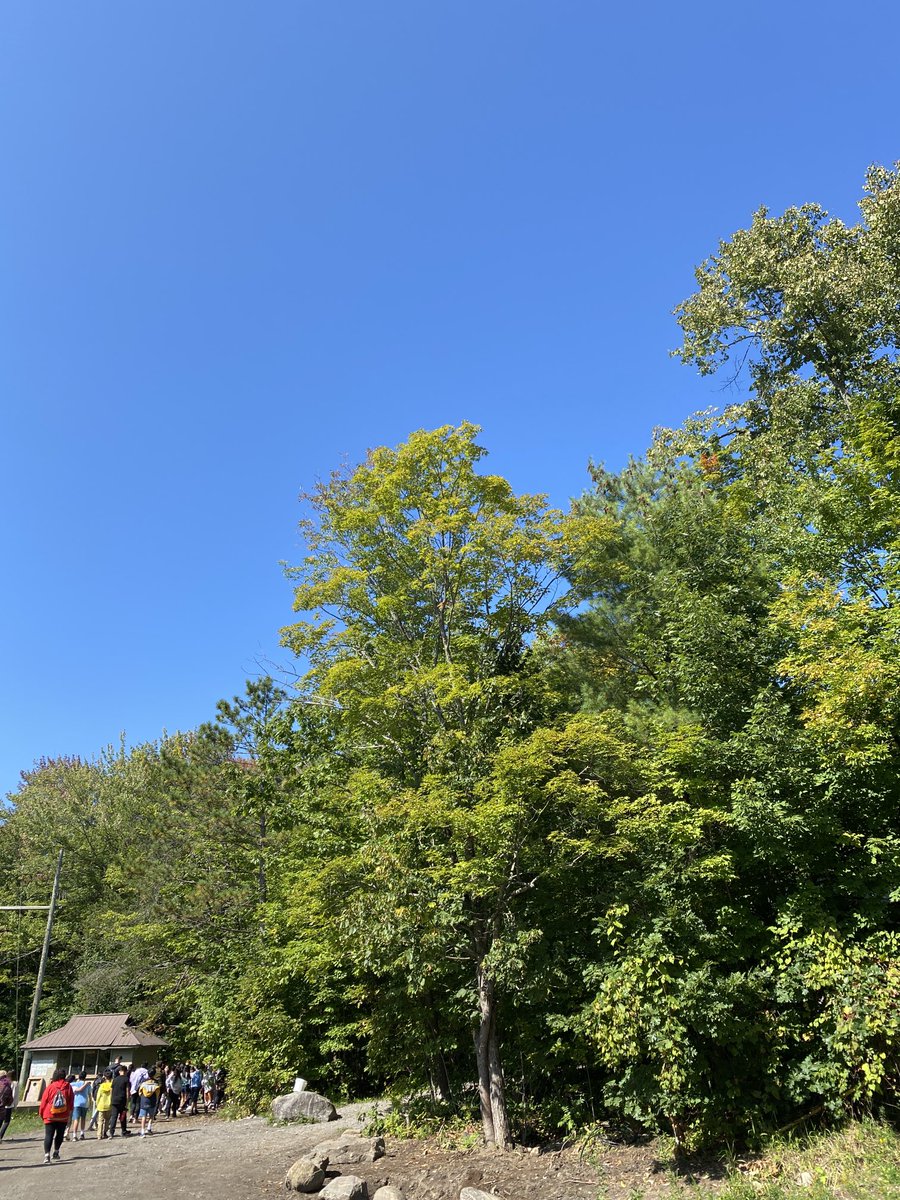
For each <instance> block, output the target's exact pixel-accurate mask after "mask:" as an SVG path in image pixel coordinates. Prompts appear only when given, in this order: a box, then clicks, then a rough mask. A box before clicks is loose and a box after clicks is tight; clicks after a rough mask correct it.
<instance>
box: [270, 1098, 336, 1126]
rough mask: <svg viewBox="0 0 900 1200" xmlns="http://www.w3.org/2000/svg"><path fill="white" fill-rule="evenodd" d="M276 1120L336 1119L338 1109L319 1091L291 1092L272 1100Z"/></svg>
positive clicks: (273, 1114)
mask: <svg viewBox="0 0 900 1200" xmlns="http://www.w3.org/2000/svg"><path fill="white" fill-rule="evenodd" d="M272 1116H273V1117H274V1118H275V1120H276V1121H336V1120H337V1109H336V1108H335V1107H334V1105H333V1104H332V1103H331V1101H330V1100H328V1099H327V1098H326V1097H325V1096H320V1095H319V1094H318V1092H290V1093H288V1095H287V1096H276V1098H275V1099H274V1100H273V1101H272Z"/></svg>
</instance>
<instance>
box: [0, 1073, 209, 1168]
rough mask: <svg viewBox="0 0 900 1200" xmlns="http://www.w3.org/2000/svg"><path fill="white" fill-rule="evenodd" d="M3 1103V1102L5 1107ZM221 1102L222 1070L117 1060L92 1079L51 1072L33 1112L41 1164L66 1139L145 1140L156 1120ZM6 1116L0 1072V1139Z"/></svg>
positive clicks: (193, 1113)
mask: <svg viewBox="0 0 900 1200" xmlns="http://www.w3.org/2000/svg"><path fill="white" fill-rule="evenodd" d="M4 1085H5V1086H4ZM6 1092H8V1093H9V1094H8V1096H7V1095H6ZM4 1100H8V1104H7V1105H6V1106H4ZM224 1100H225V1072H224V1071H223V1070H222V1069H220V1068H219V1069H217V1068H215V1067H201V1066H198V1065H196V1064H192V1063H164V1062H160V1063H156V1064H155V1065H149V1064H147V1063H142V1064H141V1065H140V1066H135V1065H134V1064H131V1065H130V1066H129V1065H128V1064H126V1063H124V1062H123V1061H122V1059H121V1056H120V1057H118V1058H116V1060H115V1062H112V1063H110V1064H109V1066H108V1067H107V1068H106V1070H105V1071H102V1072H101V1073H100V1074H99V1075H97V1076H96V1078H94V1079H93V1080H89V1079H88V1077H87V1073H86V1072H85V1071H78V1072H75V1073H72V1074H69V1075H67V1074H66V1072H65V1071H61V1070H60V1071H56V1072H55V1073H54V1075H53V1078H52V1080H51V1081H50V1083H49V1084H48V1085H47V1087H46V1089H45V1090H44V1093H43V1095H42V1096H41V1102H40V1108H39V1111H40V1115H41V1119H42V1120H43V1122H44V1162H45V1163H49V1162H51V1161H53V1160H54V1159H58V1158H59V1157H60V1147H61V1146H62V1144H63V1142H64V1141H65V1140H66V1139H67V1138H68V1139H69V1140H70V1141H73V1142H75V1141H84V1139H85V1138H86V1137H87V1135H88V1134H89V1133H94V1131H95V1130H96V1136H97V1137H98V1138H113V1137H116V1136H121V1137H130V1136H131V1134H132V1133H134V1132H137V1129H136V1128H135V1127H139V1132H140V1136H141V1137H147V1136H149V1135H150V1134H152V1133H153V1122H154V1121H156V1120H158V1119H159V1118H160V1117H162V1118H164V1119H165V1120H167V1121H168V1120H172V1119H173V1118H175V1117H179V1116H196V1115H198V1114H199V1112H200V1109H201V1106H202V1108H203V1111H204V1112H207V1113H210V1112H215V1111H216V1109H217V1108H219V1107H220V1106H221V1104H222V1103H223V1102H224ZM4 1113H5V1114H6V1115H5V1116H4ZM11 1115H12V1088H11V1084H10V1080H9V1077H8V1076H7V1074H6V1072H5V1071H0V1141H2V1140H3V1135H4V1134H5V1133H6V1129H7V1128H8V1126H9V1118H10V1116H11ZM89 1116H90V1120H89V1119H88V1118H89Z"/></svg>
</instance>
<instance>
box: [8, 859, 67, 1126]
mask: <svg viewBox="0 0 900 1200" xmlns="http://www.w3.org/2000/svg"><path fill="white" fill-rule="evenodd" d="M62 862H63V852H62V850H60V852H59V858H57V860H56V875H55V876H54V877H53V894H52V895H51V897H50V911H49V912H48V913H47V928H46V929H45V930H44V945H43V948H42V950H41V963H40V966H39V967H38V977H37V983H36V984H35V986H34V1000H33V1001H32V1002H31V1016H30V1017H29V1018H28V1032H27V1033H26V1035H25V1041H26V1042H30V1041H31V1039H32V1038H33V1037H34V1031H35V1028H36V1027H37V1018H38V1009H39V1008H40V1006H41V992H42V991H43V990H44V973H45V971H46V970H47V958H48V957H49V954H50V935H51V934H52V933H53V917H54V915H55V913H56V899H57V897H58V896H59V877H60V874H61V873H62ZM30 1066H31V1051H30V1050H24V1051H23V1052H22V1069H21V1070H20V1071H19V1084H18V1087H17V1089H16V1104H19V1102H20V1101H21V1099H22V1097H23V1096H24V1095H25V1085H26V1083H27V1082H28V1070H29V1068H30Z"/></svg>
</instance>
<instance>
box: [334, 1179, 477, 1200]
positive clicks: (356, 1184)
mask: <svg viewBox="0 0 900 1200" xmlns="http://www.w3.org/2000/svg"><path fill="white" fill-rule="evenodd" d="M319 1200H369V1186H368V1184H367V1183H366V1181H365V1180H364V1179H360V1177H359V1176H358V1175H338V1177H337V1179H332V1181H331V1182H330V1183H326V1184H325V1186H324V1187H323V1188H322V1190H321V1192H319ZM491 1200H496V1197H494V1196H492V1197H491Z"/></svg>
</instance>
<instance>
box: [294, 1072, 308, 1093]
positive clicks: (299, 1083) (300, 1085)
mask: <svg viewBox="0 0 900 1200" xmlns="http://www.w3.org/2000/svg"><path fill="white" fill-rule="evenodd" d="M305 1087H306V1080H305V1079H301V1078H300V1076H299V1075H295V1076H294V1091H295V1092H302V1091H303V1090H304V1088H305Z"/></svg>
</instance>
